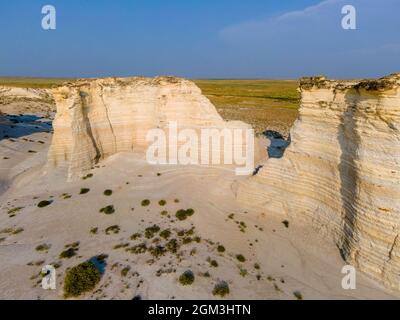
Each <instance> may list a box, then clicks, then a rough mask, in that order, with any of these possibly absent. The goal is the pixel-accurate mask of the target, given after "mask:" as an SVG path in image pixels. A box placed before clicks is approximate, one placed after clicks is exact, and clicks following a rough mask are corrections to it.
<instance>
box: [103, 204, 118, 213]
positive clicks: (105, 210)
mask: <svg viewBox="0 0 400 320" xmlns="http://www.w3.org/2000/svg"><path fill="white" fill-rule="evenodd" d="M100 212H102V213H104V214H113V213H114V212H115V209H114V206H113V205H109V206H107V207H104V208H101V209H100Z"/></svg>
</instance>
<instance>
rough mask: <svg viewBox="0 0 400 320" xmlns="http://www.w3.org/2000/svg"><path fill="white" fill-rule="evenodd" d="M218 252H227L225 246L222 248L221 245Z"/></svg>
mask: <svg viewBox="0 0 400 320" xmlns="http://www.w3.org/2000/svg"><path fill="white" fill-rule="evenodd" d="M217 251H218V252H221V253H222V252H225V247H224V246H221V245H219V246H218V247H217Z"/></svg>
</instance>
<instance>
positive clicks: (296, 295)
mask: <svg viewBox="0 0 400 320" xmlns="http://www.w3.org/2000/svg"><path fill="white" fill-rule="evenodd" d="M293 295H294V296H295V297H296V299H297V300H303V295H302V294H301V292H300V291H295V292H293Z"/></svg>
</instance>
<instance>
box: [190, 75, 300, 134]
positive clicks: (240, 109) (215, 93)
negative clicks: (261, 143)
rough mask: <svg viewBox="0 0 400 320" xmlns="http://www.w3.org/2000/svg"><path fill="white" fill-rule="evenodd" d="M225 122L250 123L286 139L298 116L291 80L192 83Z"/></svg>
mask: <svg viewBox="0 0 400 320" xmlns="http://www.w3.org/2000/svg"><path fill="white" fill-rule="evenodd" d="M195 83H196V84H197V85H198V86H199V87H200V89H201V90H202V91H203V94H205V95H206V96H207V97H208V98H209V99H210V100H211V102H212V103H213V104H214V105H215V106H216V108H217V110H218V112H219V113H220V114H221V115H222V117H223V118H225V119H227V120H241V121H244V122H247V123H250V124H251V125H252V126H253V127H254V129H255V131H256V132H257V133H262V132H264V131H265V130H275V131H279V132H281V133H282V134H284V135H287V134H288V132H289V129H290V127H291V126H292V125H293V122H294V121H295V120H296V118H297V115H298V107H299V100H300V96H299V93H298V92H297V87H298V82H297V81H295V80H195Z"/></svg>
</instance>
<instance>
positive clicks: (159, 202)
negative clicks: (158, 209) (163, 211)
mask: <svg viewBox="0 0 400 320" xmlns="http://www.w3.org/2000/svg"><path fill="white" fill-rule="evenodd" d="M158 204H159V205H160V206H162V207H163V206H165V205H166V204H167V201H165V200H160V201H158Z"/></svg>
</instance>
